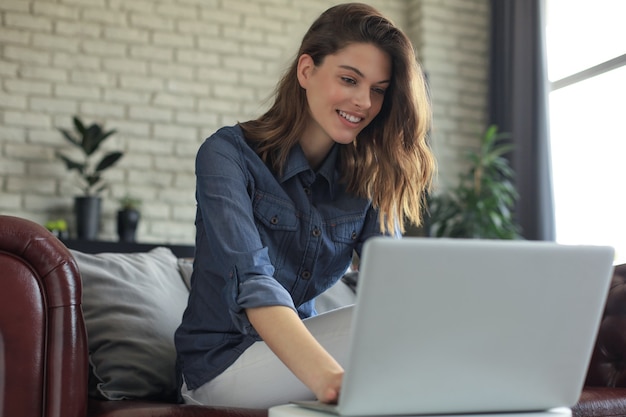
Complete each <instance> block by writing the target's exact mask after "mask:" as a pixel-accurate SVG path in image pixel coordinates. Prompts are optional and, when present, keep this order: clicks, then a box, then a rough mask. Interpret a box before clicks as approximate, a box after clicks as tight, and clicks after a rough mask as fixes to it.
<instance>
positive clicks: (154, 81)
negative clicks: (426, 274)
mask: <svg viewBox="0 0 626 417" xmlns="http://www.w3.org/2000/svg"><path fill="white" fill-rule="evenodd" d="M336 3H338V1H333V0H318V1H311V0H245V1H244V0H133V1H126V0H1V1H0V213H2V214H12V215H18V216H22V217H26V218H30V219H33V220H35V221H37V222H39V223H42V224H43V223H45V221H47V220H49V219H54V218H60V217H63V218H66V219H68V220H69V221H70V225H71V224H72V223H71V220H72V218H73V215H72V201H73V196H74V195H75V194H77V193H78V189H77V188H76V187H75V185H74V184H75V183H74V182H73V176H72V175H71V174H69V173H68V172H66V170H65V168H64V166H63V164H62V162H61V161H60V160H58V159H56V158H55V156H54V152H55V151H56V150H58V149H63V150H68V151H69V149H68V147H67V145H66V143H65V140H64V139H63V138H62V137H61V135H60V134H59V132H58V131H57V128H58V127H71V117H72V116H73V115H75V114H78V115H80V116H81V118H82V119H83V120H84V121H85V122H93V121H97V122H100V123H103V124H104V125H105V127H106V128H109V129H111V128H115V129H116V130H117V131H118V133H117V134H116V135H114V136H113V137H112V138H111V139H110V140H109V141H108V142H109V143H107V144H106V148H108V149H121V150H123V151H124V152H125V155H124V157H123V158H122V159H121V160H120V162H119V164H118V165H116V166H115V167H114V168H112V169H110V170H109V171H107V172H106V173H105V177H106V178H107V180H108V181H109V183H110V184H111V187H110V188H109V189H108V190H107V191H106V192H105V193H104V194H103V198H104V202H103V203H104V205H103V211H104V212H103V219H102V224H101V233H100V237H101V238H103V239H112V240H114V239H116V234H115V225H114V223H115V222H114V218H115V212H116V210H117V206H118V203H117V199H118V198H120V197H122V196H123V195H125V194H127V193H129V194H131V195H133V196H136V197H139V198H141V199H142V200H143V208H142V221H141V223H140V230H139V236H138V237H139V240H141V241H144V242H170V243H192V242H193V239H194V225H193V219H194V214H195V201H194V175H193V169H194V167H193V164H194V157H195V152H196V150H197V148H198V146H199V144H200V143H201V142H202V141H203V140H204V138H205V137H206V136H207V135H209V134H210V133H212V132H213V131H214V130H215V129H217V128H219V127H220V126H221V125H223V124H230V123H234V122H236V121H238V120H247V119H249V118H252V117H255V116H257V115H258V114H259V113H260V112H261V111H263V109H264V108H265V106H266V102H265V100H266V99H267V98H268V97H269V95H270V94H271V92H272V90H273V88H274V85H275V83H276V81H277V80H278V77H279V75H280V74H281V73H282V71H283V69H284V68H285V66H286V65H287V64H288V63H289V62H290V61H291V59H292V57H293V54H294V53H295V51H296V48H297V47H298V44H299V41H300V39H301V37H302V35H303V34H304V31H305V30H306V29H307V28H308V26H309V24H310V23H311V22H312V20H313V19H314V18H315V17H316V16H317V15H318V14H319V13H320V12H321V11H323V10H324V9H326V8H327V7H328V6H330V5H332V4H336ZM369 3H370V4H372V5H374V6H376V7H378V8H379V9H380V10H381V11H383V12H384V13H385V14H386V15H388V16H389V17H390V18H391V19H392V20H394V21H395V22H396V23H397V24H399V25H400V26H401V27H403V28H404V29H405V30H406V31H407V33H408V34H409V35H410V36H411V38H412V40H413V42H414V44H415V46H416V49H417V50H418V55H419V57H420V60H421V61H422V63H423V66H424V68H425V70H426V71H427V73H428V76H429V81H430V84H431V90H432V96H433V105H434V111H435V127H434V130H433V135H432V137H433V146H434V148H435V151H436V153H437V154H438V158H439V161H440V177H441V178H442V182H445V181H443V180H445V179H446V178H452V179H453V178H455V176H456V172H457V170H458V166H457V163H456V162H457V160H458V152H459V150H460V149H463V148H465V147H467V146H471V145H472V144H474V143H475V142H476V140H477V137H478V135H479V134H480V132H481V131H482V129H483V128H484V127H485V126H484V124H485V120H486V96H487V88H486V80H487V51H488V20H489V16H488V15H489V9H488V0H371V1H370V2H369Z"/></svg>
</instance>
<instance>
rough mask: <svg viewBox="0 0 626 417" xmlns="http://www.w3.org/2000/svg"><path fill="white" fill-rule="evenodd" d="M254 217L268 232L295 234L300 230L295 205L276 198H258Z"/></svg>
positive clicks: (266, 196) (263, 196) (264, 196)
mask: <svg viewBox="0 0 626 417" xmlns="http://www.w3.org/2000/svg"><path fill="white" fill-rule="evenodd" d="M254 217H255V218H256V220H257V221H258V222H260V223H261V224H263V226H264V227H265V228H267V229H268V230H276V231H279V230H283V231H291V232H293V231H295V230H296V229H297V228H298V217H297V216H296V212H295V209H294V207H293V205H292V204H291V203H290V202H288V201H285V200H281V199H278V198H276V197H271V196H268V195H261V196H257V198H256V199H255V204H254Z"/></svg>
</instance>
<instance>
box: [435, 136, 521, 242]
mask: <svg viewBox="0 0 626 417" xmlns="http://www.w3.org/2000/svg"><path fill="white" fill-rule="evenodd" d="M506 137H508V135H507V134H505V133H498V127H497V126H495V125H491V126H489V128H488V129H487V130H486V132H485V134H484V136H483V137H482V140H481V146H480V149H479V150H478V151H474V152H470V153H469V154H468V155H467V160H468V162H469V163H470V166H469V169H468V171H467V172H466V173H463V174H461V175H460V177H459V184H458V185H457V186H456V187H455V188H453V189H451V190H449V191H448V192H445V193H442V194H439V195H434V196H431V198H430V202H429V211H430V219H429V220H430V221H429V223H430V235H431V236H434V237H458V238H483V239H519V238H520V237H521V236H520V233H521V230H520V227H519V225H518V224H517V222H516V220H515V218H514V215H513V209H514V207H515V203H516V201H517V199H518V198H519V196H518V193H517V190H516V188H515V186H514V184H513V177H514V172H513V170H512V168H511V167H510V165H509V161H508V160H507V159H506V158H505V157H504V154H506V153H507V152H509V151H511V150H512V149H513V146H512V145H510V144H506V143H501V142H498V141H499V140H500V139H504V138H506Z"/></svg>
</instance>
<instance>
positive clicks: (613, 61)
mask: <svg viewBox="0 0 626 417" xmlns="http://www.w3.org/2000/svg"><path fill="white" fill-rule="evenodd" d="M624 16H626V2H625V1H622V0H547V19H546V22H547V26H546V43H547V59H548V77H549V79H550V82H551V92H550V136H551V154H552V171H553V180H554V182H553V187H554V205H555V221H556V240H557V242H559V243H565V244H606V245H611V246H613V247H615V250H616V263H626V25H624V23H623V19H624Z"/></svg>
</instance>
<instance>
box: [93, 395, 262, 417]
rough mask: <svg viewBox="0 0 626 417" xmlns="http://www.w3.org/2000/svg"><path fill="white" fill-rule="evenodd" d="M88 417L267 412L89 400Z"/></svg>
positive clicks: (252, 415) (243, 416) (240, 416)
mask: <svg viewBox="0 0 626 417" xmlns="http://www.w3.org/2000/svg"><path fill="white" fill-rule="evenodd" d="M87 416H88V417H267V410H256V409H241V408H228V407H204V406H199V405H188V404H169V403H160V402H150V401H138V400H132V401H107V400H98V399H94V398H91V399H89V403H88V407H87Z"/></svg>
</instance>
